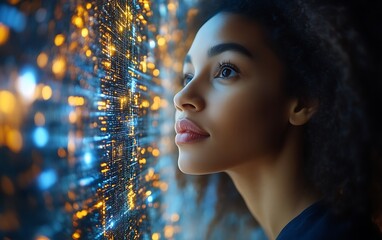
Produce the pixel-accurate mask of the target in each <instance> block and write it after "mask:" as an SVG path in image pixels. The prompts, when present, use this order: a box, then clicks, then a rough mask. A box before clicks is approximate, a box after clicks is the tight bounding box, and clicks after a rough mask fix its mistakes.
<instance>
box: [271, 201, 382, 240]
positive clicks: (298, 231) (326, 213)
mask: <svg viewBox="0 0 382 240" xmlns="http://www.w3.org/2000/svg"><path fill="white" fill-rule="evenodd" d="M290 239H309V240H319V239H320V240H321V239H336V240H341V239H344V240H345V239H346V240H352V239H353V240H369V239H370V240H381V239H382V237H381V234H380V233H379V231H378V230H377V228H376V227H375V226H374V225H373V224H372V222H371V219H370V220H369V219H368V218H367V217H362V216H358V215H357V216H355V215H352V216H337V215H335V214H334V213H332V212H331V211H330V208H329V207H327V206H326V205H325V204H324V203H323V202H321V201H320V202H316V203H314V204H313V205H311V206H310V207H308V208H307V209H305V210H304V211H303V212H302V213H300V214H299V215H298V216H297V217H295V218H294V219H292V221H290V222H289V223H288V224H287V225H286V226H285V227H284V228H283V230H282V231H281V232H280V234H279V236H278V237H277V240H290Z"/></svg>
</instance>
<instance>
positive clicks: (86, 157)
mask: <svg viewBox="0 0 382 240" xmlns="http://www.w3.org/2000/svg"><path fill="white" fill-rule="evenodd" d="M84 161H85V163H86V164H88V165H89V164H90V163H91V162H92V155H91V154H90V153H89V152H87V153H85V155H84Z"/></svg>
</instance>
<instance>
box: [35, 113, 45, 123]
mask: <svg viewBox="0 0 382 240" xmlns="http://www.w3.org/2000/svg"><path fill="white" fill-rule="evenodd" d="M34 123H35V124H36V125H37V126H43V125H45V116H44V114H42V113H41V112H37V113H36V114H35V115H34Z"/></svg>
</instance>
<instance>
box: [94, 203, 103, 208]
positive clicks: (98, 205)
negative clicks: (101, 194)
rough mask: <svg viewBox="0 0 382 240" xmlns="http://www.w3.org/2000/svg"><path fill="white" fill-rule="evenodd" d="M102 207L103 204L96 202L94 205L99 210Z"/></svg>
mask: <svg viewBox="0 0 382 240" xmlns="http://www.w3.org/2000/svg"><path fill="white" fill-rule="evenodd" d="M102 205H103V202H98V203H97V204H96V205H95V207H96V208H100V207H102Z"/></svg>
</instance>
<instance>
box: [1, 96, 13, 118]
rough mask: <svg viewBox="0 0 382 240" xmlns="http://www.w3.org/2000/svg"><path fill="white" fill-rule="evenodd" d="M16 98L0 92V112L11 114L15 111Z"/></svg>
mask: <svg viewBox="0 0 382 240" xmlns="http://www.w3.org/2000/svg"><path fill="white" fill-rule="evenodd" d="M15 106H16V98H15V96H14V95H13V94H12V93H11V92H8V91H0V112H3V113H5V114H11V113H12V112H13V111H14V110H15Z"/></svg>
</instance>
